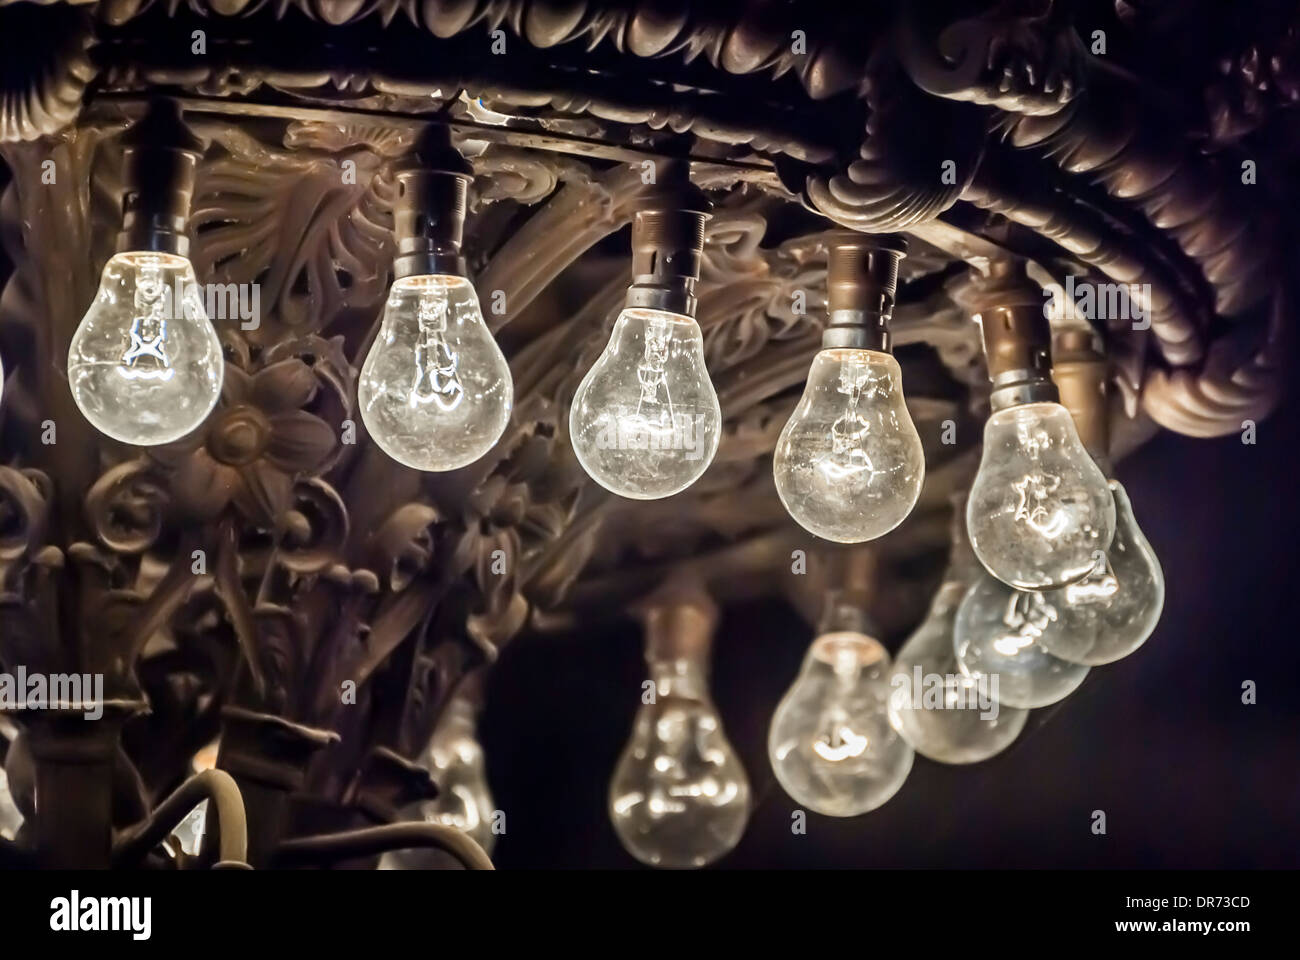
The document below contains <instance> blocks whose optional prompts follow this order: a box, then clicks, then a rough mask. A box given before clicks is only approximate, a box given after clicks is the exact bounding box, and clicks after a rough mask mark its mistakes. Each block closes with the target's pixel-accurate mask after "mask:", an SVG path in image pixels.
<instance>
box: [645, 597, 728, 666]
mask: <svg viewBox="0 0 1300 960" xmlns="http://www.w3.org/2000/svg"><path fill="white" fill-rule="evenodd" d="M638 613H639V614H640V618H641V621H642V623H644V625H645V657H646V661H647V662H649V663H663V662H665V661H673V660H692V661H695V662H698V663H701V664H706V663H707V661H708V656H709V650H710V648H711V646H712V644H713V631H714V629H715V628H716V627H717V624H718V607H717V605H716V604H715V603H714V602H713V599H712V598H711V597H710V596H709V595H708V594H707V593H705V592H704V591H703V590H702V589H700V588H699V587H697V586H694V585H691V584H686V583H676V582H674V583H668V584H665V585H664V586H663V587H661V588H660V589H659V590H657V591H656V592H655V593H654V594H653V595H652V596H650V597H649V598H647V599H646V600H645V601H644V602H643V603H642V604H640V605H639V610H638Z"/></svg>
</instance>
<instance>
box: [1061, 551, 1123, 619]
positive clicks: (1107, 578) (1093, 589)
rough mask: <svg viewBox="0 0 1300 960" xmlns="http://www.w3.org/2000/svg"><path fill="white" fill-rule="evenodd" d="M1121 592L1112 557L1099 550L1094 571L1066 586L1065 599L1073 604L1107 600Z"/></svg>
mask: <svg viewBox="0 0 1300 960" xmlns="http://www.w3.org/2000/svg"><path fill="white" fill-rule="evenodd" d="M1118 592H1119V579H1118V578H1117V577H1116V576H1115V571H1114V570H1113V569H1112V568H1111V565H1110V557H1108V556H1106V554H1104V553H1102V552H1101V551H1100V550H1098V551H1097V563H1096V566H1094V567H1093V568H1092V572H1091V573H1089V574H1088V575H1087V576H1086V577H1084V578H1083V579H1082V580H1080V581H1079V582H1078V583H1072V584H1070V585H1069V586H1067V587H1066V588H1065V600H1066V602H1067V603H1069V604H1070V605H1071V606H1074V605H1075V604H1088V603H1093V602H1094V601H1099V602H1106V601H1109V600H1110V598H1111V597H1113V596H1115V594H1116V593H1118Z"/></svg>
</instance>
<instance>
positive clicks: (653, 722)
mask: <svg viewBox="0 0 1300 960" xmlns="http://www.w3.org/2000/svg"><path fill="white" fill-rule="evenodd" d="M645 619H646V630H647V638H646V661H647V664H648V665H649V670H650V681H651V684H650V685H648V686H647V687H646V688H645V692H644V693H643V695H642V706H641V708H640V710H639V711H638V712H637V715H636V720H635V722H634V724H633V729H632V737H631V739H630V740H629V741H628V743H627V746H626V747H625V748H624V750H623V755H622V757H621V758H620V759H619V762H618V766H617V768H616V769H615V771H614V776H613V779H612V781H611V782H610V786H609V812H610V820H611V821H612V822H613V825H614V830H615V832H616V833H617V834H618V839H619V842H620V843H622V845H623V848H624V849H625V850H627V852H628V853H630V854H632V856H634V857H636V858H637V859H638V860H640V861H641V862H642V863H647V864H650V865H651V866H655V867H702V866H704V865H705V864H708V863H712V862H713V861H715V860H717V859H718V858H719V857H721V856H723V855H724V854H726V853H728V852H730V851H731V850H732V848H734V847H735V846H736V844H737V843H739V842H740V838H741V835H742V834H743V833H744V831H745V826H746V824H747V823H748V822H749V810H750V807H749V778H748V777H747V776H746V775H745V769H744V767H743V766H741V763H740V760H739V758H738V757H737V756H736V753H735V751H734V750H733V749H732V747H731V744H730V743H728V742H727V738H726V736H725V734H724V733H723V730H722V721H721V719H720V718H719V716H718V712H717V709H716V708H715V707H714V705H713V702H712V700H711V698H710V696H709V691H708V662H707V661H708V656H709V645H710V640H711V635H712V630H713V626H714V623H715V621H716V610H715V609H714V608H713V606H712V603H711V601H708V600H707V598H704V597H699V596H693V595H690V594H684V595H682V596H680V597H675V598H671V599H665V600H664V601H663V603H662V604H661V603H659V602H657V601H656V602H655V603H654V604H653V605H652V606H650V607H649V608H648V609H647V611H646V618H645Z"/></svg>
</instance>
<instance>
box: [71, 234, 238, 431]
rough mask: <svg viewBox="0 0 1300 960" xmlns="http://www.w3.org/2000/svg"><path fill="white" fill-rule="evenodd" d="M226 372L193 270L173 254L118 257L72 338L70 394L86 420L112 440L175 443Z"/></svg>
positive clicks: (205, 409) (209, 402)
mask: <svg viewBox="0 0 1300 960" xmlns="http://www.w3.org/2000/svg"><path fill="white" fill-rule="evenodd" d="M224 372H225V364H224V360H223V358H222V355H221V342H220V341H219V340H218V339H217V332H216V331H215V330H213V329H212V324H211V323H210V322H208V316H207V314H206V313H205V312H204V309H203V303H202V301H201V300H200V299H199V294H198V286H197V282H196V280H195V278H194V268H193V267H192V266H191V265H190V261H189V260H187V259H186V258H185V257H181V256H177V255H175V254H170V253H119V254H116V255H115V256H114V257H113V258H112V259H110V260H109V261H108V263H107V264H105V265H104V273H103V275H102V276H101V277H100V281H99V292H98V293H97V294H96V295H95V302H94V303H92V304H91V305H90V309H89V310H87V311H86V315H85V317H84V318H83V319H82V321H81V326H79V327H77V332H76V333H75V334H74V335H73V337H72V345H71V347H70V348H69V350H68V385H69V387H70V388H71V390H72V397H73V399H74V400H75V401H76V402H77V406H78V407H79V408H80V409H81V412H82V414H84V415H85V417H86V419H87V420H89V421H90V423H91V424H92V425H93V426H94V427H95V429H96V430H98V431H99V432H100V433H103V434H105V435H107V436H109V437H112V438H113V439H114V440H120V441H122V442H123V443H130V444H135V445H136V446H155V445H157V444H161V443H170V442H171V441H173V440H178V439H180V438H181V437H183V436H185V435H186V434H187V433H190V432H191V431H192V430H194V429H195V428H196V427H197V426H199V424H201V423H202V422H203V421H204V420H205V419H206V418H207V416H208V414H209V413H211V412H212V408H213V407H214V406H216V403H217V398H218V397H219V396H220V394H221V380H222V377H223V375H224Z"/></svg>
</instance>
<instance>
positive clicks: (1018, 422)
mask: <svg viewBox="0 0 1300 960" xmlns="http://www.w3.org/2000/svg"><path fill="white" fill-rule="evenodd" d="M966 524H967V528H968V529H969V531H970V541H971V546H972V547H973V548H974V550H975V555H976V556H977V557H979V559H980V562H981V563H982V564H984V566H985V568H986V569H987V570H988V571H989V573H991V574H993V575H994V576H995V577H997V578H998V579H999V580H1001V581H1003V582H1004V583H1007V584H1009V585H1011V586H1013V587H1017V588H1019V589H1021V590H1044V589H1052V588H1055V587H1060V586H1064V585H1065V584H1067V583H1070V582H1072V581H1075V580H1079V579H1081V578H1082V577H1084V576H1086V575H1087V573H1088V572H1089V571H1090V570H1091V569H1092V568H1093V565H1094V563H1095V559H1094V553H1095V552H1096V551H1098V550H1103V551H1104V550H1105V549H1106V548H1107V547H1109V546H1110V542H1111V538H1112V537H1114V535H1115V498H1114V497H1113V496H1111V492H1110V487H1109V486H1108V485H1107V483H1106V477H1105V475H1104V474H1103V473H1102V472H1101V470H1100V469H1099V468H1098V467H1097V465H1096V463H1094V462H1093V460H1092V457H1090V456H1089V455H1088V451H1087V450H1085V449H1084V447H1083V444H1082V443H1080V442H1079V435H1078V433H1077V432H1076V431H1075V427H1074V421H1073V420H1072V419H1071V417H1070V414H1069V412H1068V411H1067V410H1066V409H1065V408H1064V407H1062V406H1061V405H1060V404H1058V403H1026V404H1020V405H1018V406H1012V407H1007V408H1005V409H1003V410H999V411H997V412H996V413H994V414H993V415H992V416H990V417H989V421H988V424H987V425H986V426H985V428H984V454H983V458H982V459H981V460H980V467H979V473H977V474H976V476H975V482H974V484H973V486H972V487H971V492H970V499H969V500H968V501H967V504H966Z"/></svg>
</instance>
